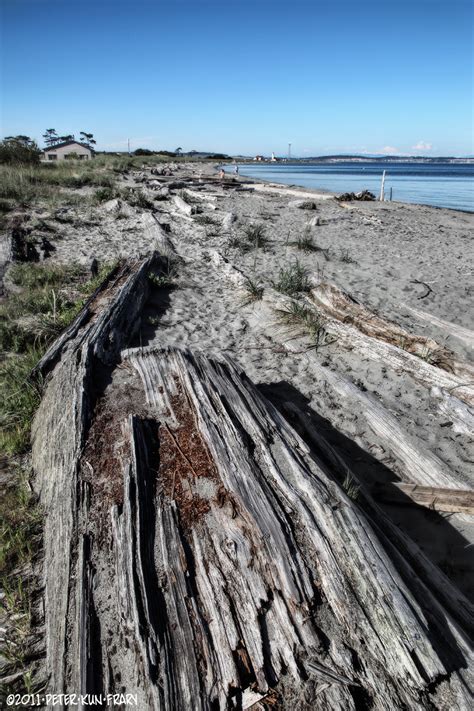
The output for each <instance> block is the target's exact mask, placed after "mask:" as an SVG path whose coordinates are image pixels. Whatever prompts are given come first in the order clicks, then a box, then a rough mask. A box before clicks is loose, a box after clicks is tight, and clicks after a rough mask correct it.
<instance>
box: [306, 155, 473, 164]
mask: <svg viewBox="0 0 474 711" xmlns="http://www.w3.org/2000/svg"><path fill="white" fill-rule="evenodd" d="M312 161H318V162H321V163H339V162H354V163H375V162H379V161H383V162H384V163H472V162H474V159H473V157H472V156H466V157H465V158H456V157H455V156H387V155H381V154H373V155H332V156H313V157H311V158H306V157H305V158H294V159H293V161H292V162H298V163H309V162H312Z"/></svg>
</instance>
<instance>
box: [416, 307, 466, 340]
mask: <svg viewBox="0 0 474 711" xmlns="http://www.w3.org/2000/svg"><path fill="white" fill-rule="evenodd" d="M403 308H404V309H406V310H407V311H409V312H410V313H412V314H413V315H414V316H416V318H417V319H419V320H420V321H427V322H428V323H430V324H432V325H433V326H436V328H439V329H440V330H441V331H444V332H445V333H447V334H448V335H449V336H453V337H454V338H457V339H458V340H459V341H462V342H463V343H465V344H466V345H467V346H470V348H474V331H472V330H470V329H469V328H464V327H463V326H459V325H458V324H457V323H452V322H451V321H444V320H443V319H440V318H438V317H437V316H434V315H433V314H430V313H428V312H427V311H422V310H421V309H414V308H413V307H412V306H408V304H403Z"/></svg>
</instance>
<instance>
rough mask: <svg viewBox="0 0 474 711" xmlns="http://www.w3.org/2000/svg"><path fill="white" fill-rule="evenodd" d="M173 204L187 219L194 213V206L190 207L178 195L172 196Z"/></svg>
mask: <svg viewBox="0 0 474 711" xmlns="http://www.w3.org/2000/svg"><path fill="white" fill-rule="evenodd" d="M173 202H174V204H175V205H176V207H177V208H178V210H179V211H180V212H182V213H183V214H184V215H187V216H188V217H191V215H193V214H194V213H195V212H196V208H195V207H194V205H190V204H189V203H187V202H186V201H185V200H183V198H182V197H180V196H179V195H173Z"/></svg>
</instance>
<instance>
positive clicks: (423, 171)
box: [226, 162, 474, 212]
mask: <svg viewBox="0 0 474 711" xmlns="http://www.w3.org/2000/svg"><path fill="white" fill-rule="evenodd" d="M226 170H228V171H229V172H232V170H233V166H226ZM239 170H240V174H241V175H246V176H249V177H252V178H260V179H261V180H270V181H272V182H275V183H284V184H285V185H302V186H304V187H306V188H314V189H317V188H321V189H323V190H330V191H331V192H335V193H345V192H359V191H360V190H370V191H371V192H373V193H375V195H376V196H377V197H378V195H379V193H380V182H381V177H382V172H383V171H384V170H386V171H387V174H386V177H385V197H386V199H389V196H390V188H392V194H393V200H398V201H400V202H414V203H421V204H424V205H435V206H436V207H451V208H454V209H457V210H469V211H470V212H474V165H465V164H464V165H447V164H443V163H437V164H433V163H425V164H419V165H415V164H413V163H398V164H396V165H394V164H393V163H388V164H387V163H383V162H380V163H370V164H367V163H366V164H361V163H350V162H346V163H331V164H328V163H316V162H315V163H304V164H302V163H263V164H261V163H260V164H242V165H240V166H239Z"/></svg>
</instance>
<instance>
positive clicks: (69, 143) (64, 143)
mask: <svg viewBox="0 0 474 711" xmlns="http://www.w3.org/2000/svg"><path fill="white" fill-rule="evenodd" d="M64 146H81V148H87V150H89V151H93V150H94V149H93V148H91V146H88V145H87V143H81V142H80V141H62V143H55V144H54V146H48V147H47V148H43V152H44V153H47V152H48V151H54V150H55V149H56V148H63V147H64Z"/></svg>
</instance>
